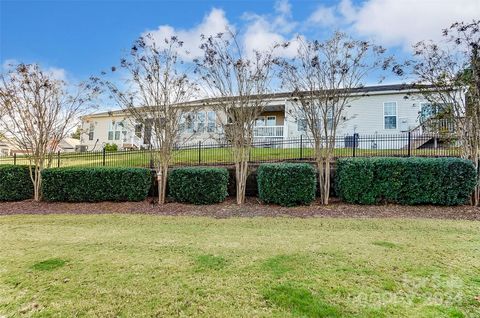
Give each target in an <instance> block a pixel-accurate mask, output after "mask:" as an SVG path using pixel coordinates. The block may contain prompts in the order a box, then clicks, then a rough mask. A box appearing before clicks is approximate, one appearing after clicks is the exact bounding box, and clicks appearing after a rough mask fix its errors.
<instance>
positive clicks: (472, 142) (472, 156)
mask: <svg viewBox="0 0 480 318" xmlns="http://www.w3.org/2000/svg"><path fill="white" fill-rule="evenodd" d="M443 35H444V38H443V41H440V42H439V43H435V42H432V41H422V42H419V43H417V44H416V45H415V46H414V59H413V60H410V61H407V62H406V63H404V65H401V66H397V67H396V69H395V70H396V72H397V73H398V74H399V75H404V74H405V73H407V72H408V74H413V75H414V76H415V83H416V84H417V87H418V88H420V90H421V92H422V95H423V96H424V97H425V98H426V99H427V100H428V101H429V102H430V106H431V107H435V108H438V107H439V106H441V107H442V108H443V111H444V114H443V116H447V117H446V118H448V119H449V120H450V121H451V123H453V125H454V131H455V135H456V138H457V141H458V144H459V146H460V148H461V151H462V156H463V157H464V158H467V159H469V160H472V162H473V163H474V164H475V166H476V167H477V171H480V20H476V21H473V22H471V23H464V22H461V23H454V24H452V25H451V26H450V27H449V28H448V29H445V30H443ZM473 204H475V205H477V206H478V205H479V204H480V177H479V186H477V187H476V190H475V193H474V195H473Z"/></svg>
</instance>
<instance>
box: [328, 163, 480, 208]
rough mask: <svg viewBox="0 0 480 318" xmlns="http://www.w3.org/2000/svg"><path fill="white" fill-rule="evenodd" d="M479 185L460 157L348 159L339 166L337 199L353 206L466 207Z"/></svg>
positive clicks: (336, 175) (468, 166)
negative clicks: (417, 205)
mask: <svg viewBox="0 0 480 318" xmlns="http://www.w3.org/2000/svg"><path fill="white" fill-rule="evenodd" d="M475 183H476V172H475V167H474V166H473V164H472V163H471V162H470V161H468V160H463V159H459V158H345V159H339V160H337V163H336V173H335V187H336V191H337V194H338V196H339V197H340V198H341V199H342V200H344V201H346V202H350V203H360V204H377V203H380V202H392V203H399V204H407V205H415V204H437V205H458V204H465V203H466V202H467V201H468V199H469V198H470V196H471V194H472V191H473V189H474V187H475Z"/></svg>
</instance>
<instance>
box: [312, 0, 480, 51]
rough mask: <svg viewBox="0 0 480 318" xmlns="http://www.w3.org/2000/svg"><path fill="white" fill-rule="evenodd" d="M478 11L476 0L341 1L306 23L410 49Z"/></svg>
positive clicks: (479, 8)
mask: <svg viewBox="0 0 480 318" xmlns="http://www.w3.org/2000/svg"><path fill="white" fill-rule="evenodd" d="M479 12H480V1H478V0H455V1H454V0H402V1H399V0H366V1H365V2H363V3H362V4H361V5H359V6H358V7H355V6H354V5H353V4H352V2H351V0H342V1H341V2H340V3H339V4H338V5H337V6H332V7H324V6H320V7H319V8H318V9H317V10H316V11H314V12H313V13H312V14H311V15H310V17H309V19H308V21H309V22H310V23H311V22H317V24H318V25H330V26H332V25H335V27H339V26H342V27H344V28H348V29H350V30H351V31H353V32H354V33H356V34H357V35H360V36H367V37H370V38H372V39H375V41H376V42H378V43H380V44H383V45H386V46H393V45H398V46H402V47H404V48H406V49H410V48H411V46H412V45H413V44H415V43H416V42H418V41H421V40H429V39H433V40H438V39H439V38H440V37H441V33H442V29H444V28H446V27H448V26H450V25H451V24H452V23H453V22H456V21H471V20H473V19H478V16H479Z"/></svg>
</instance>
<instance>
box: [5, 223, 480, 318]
mask: <svg viewBox="0 0 480 318" xmlns="http://www.w3.org/2000/svg"><path fill="white" fill-rule="evenodd" d="M479 229H480V224H479V223H478V222H467V221H440V220H398V219H395V220H394V219H382V220H376V219H365V220H359V219H357V220H353V219H293V218H251V219H248V218H241V219H237V218H231V219H211V218H199V217H198V218H194V217H158V216H146V215H48V216H28V215H21V216H20V215H19V216H6V217H5V216H4V217H1V218H0V233H2V237H1V240H0V316H7V317H9V316H29V317H50V316H58V317H74V316H83V317H92V316H97V317H132V316H158V317H166V316H174V317H187V316H195V317H372V318H373V317H432V318H433V317H479V314H480V302H479V300H478V299H476V297H478V296H479V295H480V257H479V255H480V231H479Z"/></svg>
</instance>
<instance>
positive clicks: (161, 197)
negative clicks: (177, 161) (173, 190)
mask: <svg viewBox="0 0 480 318" xmlns="http://www.w3.org/2000/svg"><path fill="white" fill-rule="evenodd" d="M167 177H168V164H164V163H162V164H161V165H160V167H159V170H158V171H157V181H158V204H164V203H165V198H166V194H167Z"/></svg>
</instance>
